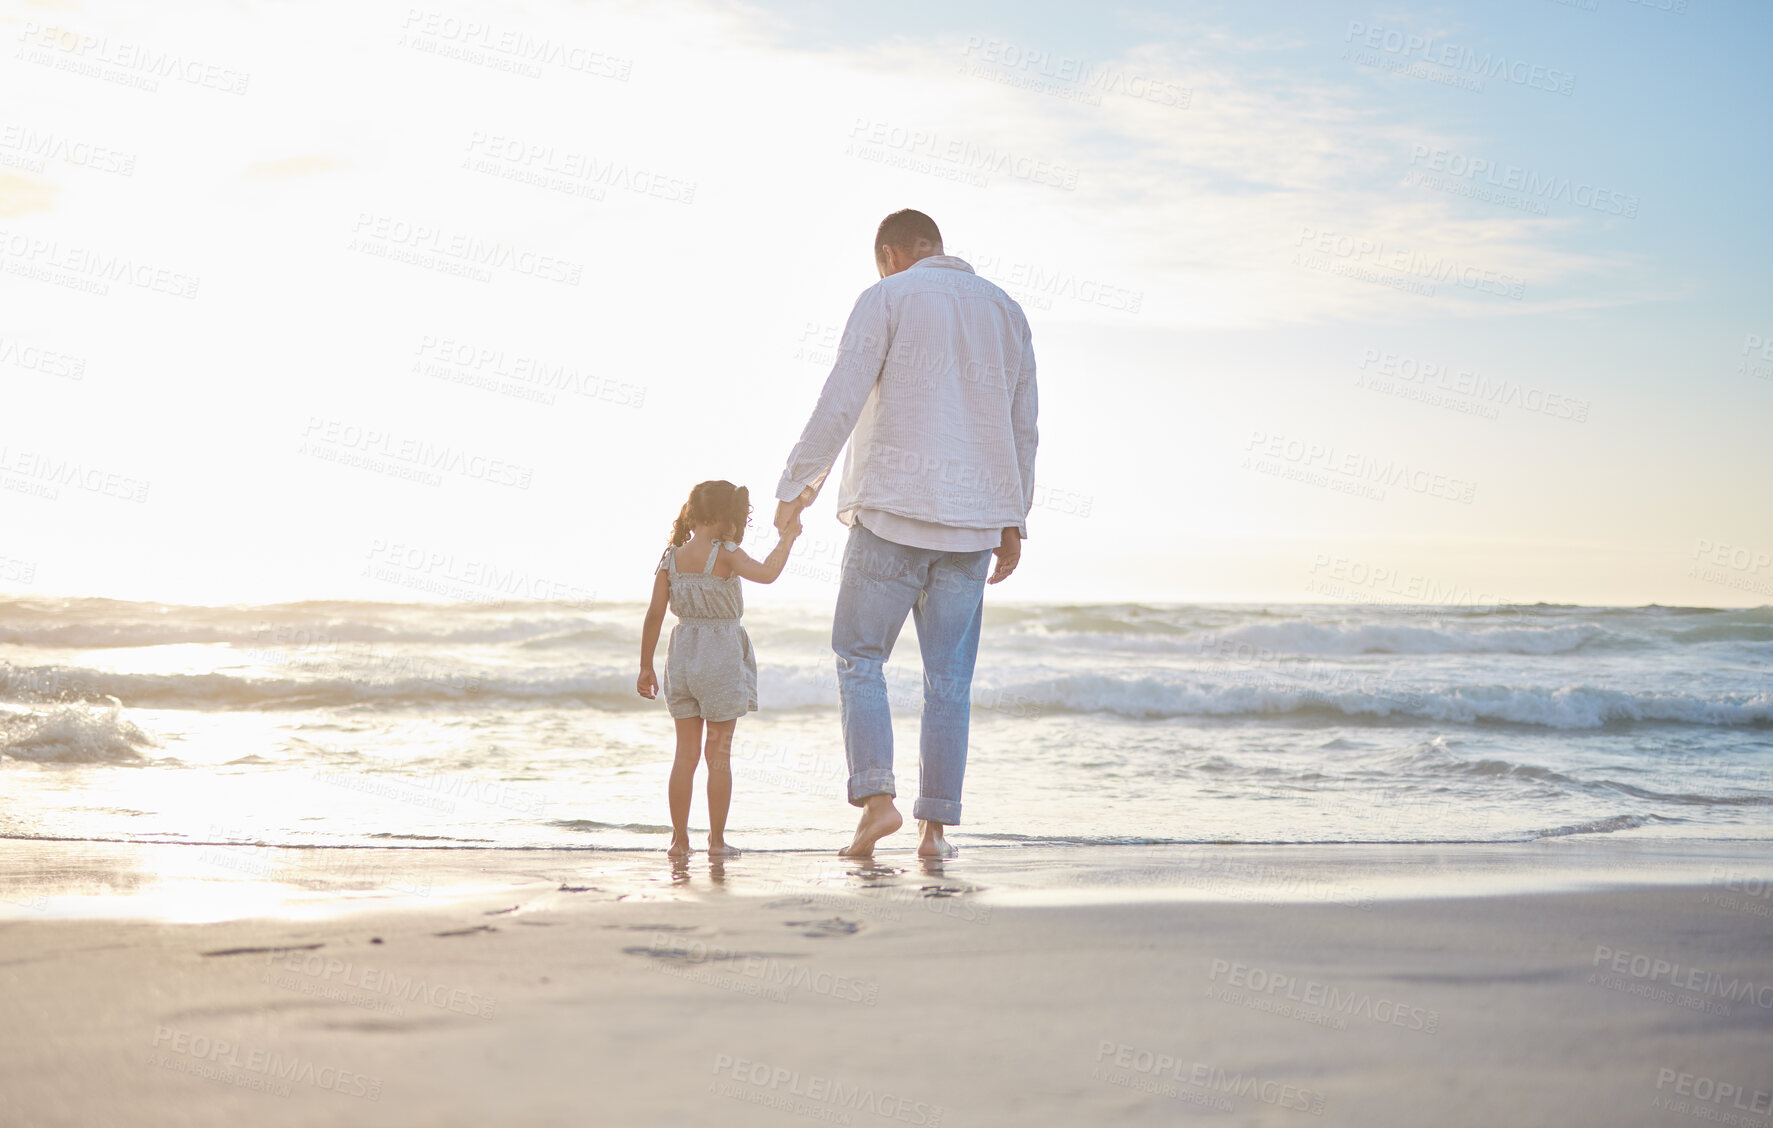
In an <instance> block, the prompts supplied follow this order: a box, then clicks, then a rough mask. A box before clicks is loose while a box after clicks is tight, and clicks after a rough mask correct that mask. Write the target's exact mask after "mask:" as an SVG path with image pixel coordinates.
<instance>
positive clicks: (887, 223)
mask: <svg viewBox="0 0 1773 1128" xmlns="http://www.w3.org/2000/svg"><path fill="white" fill-rule="evenodd" d="M920 241H921V242H926V243H928V244H930V246H932V247H934V248H936V250H937V251H938V252H940V251H941V249H942V232H941V230H940V229H939V228H937V227H936V221H935V220H933V219H931V218H930V217H929V216H927V215H925V214H923V213H922V212H920V211H917V210H915V209H913V208H905V209H903V210H901V211H896V212H894V213H893V214H892V215H889V216H887V217H886V218H885V219H883V220H881V221H880V230H878V231H876V232H875V233H874V261H875V262H877V263H879V264H880V265H881V266H882V267H884V266H885V265H886V254H885V252H884V251H882V250H881V248H883V247H897V248H899V249H900V250H903V251H915V250H916V249H917V244H918V243H919V242H920Z"/></svg>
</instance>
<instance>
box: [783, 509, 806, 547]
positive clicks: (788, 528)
mask: <svg viewBox="0 0 1773 1128" xmlns="http://www.w3.org/2000/svg"><path fill="white" fill-rule="evenodd" d="M778 528H779V532H780V534H781V538H782V539H783V540H793V539H794V538H795V537H798V536H799V535H800V534H801V525H800V510H798V509H796V510H794V511H793V512H791V513H789V514H788V523H787V524H786V525H781V526H779V527H778Z"/></svg>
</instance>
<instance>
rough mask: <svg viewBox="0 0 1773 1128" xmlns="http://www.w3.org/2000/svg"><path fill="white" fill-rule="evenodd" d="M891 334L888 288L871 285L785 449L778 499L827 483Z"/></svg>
mask: <svg viewBox="0 0 1773 1128" xmlns="http://www.w3.org/2000/svg"><path fill="white" fill-rule="evenodd" d="M890 337H891V327H890V325H889V324H888V319H887V301H886V291H885V290H884V289H883V288H882V287H880V286H870V287H869V288H868V289H866V290H864V291H862V296H861V297H859V298H857V299H856V305H855V308H854V309H852V310H850V319H849V321H848V323H847V324H845V325H844V327H843V339H842V340H841V341H840V342H839V343H838V347H837V362H836V363H835V364H833V365H832V366H831V375H829V376H827V377H826V378H825V387H824V389H823V390H821V391H820V392H819V402H818V405H817V406H816V407H814V408H813V414H812V418H810V419H808V420H807V421H806V427H805V428H804V429H803V430H802V431H801V432H800V441H799V442H798V443H795V444H794V450H793V451H791V452H790V453H789V455H788V465H787V467H786V468H785V469H783V471H782V479H781V481H780V482H779V483H777V485H776V500H777V501H793V500H794V499H795V498H796V497H799V496H800V493H801V491H802V490H804V489H806V488H807V487H808V486H811V487H812V489H813V493H814V494H815V495H817V493H818V491H819V489H820V488H821V487H822V486H823V485H824V484H825V477H826V475H828V474H830V473H831V466H832V463H834V462H836V461H837V452H838V451H840V450H842V449H843V444H844V443H845V442H846V441H848V440H849V437H850V432H851V431H853V430H855V428H856V418H857V416H859V415H860V414H861V412H862V405H863V404H864V403H866V402H867V401H868V396H869V393H871V392H873V391H874V385H875V384H876V383H878V382H879V380H880V372H881V369H882V368H883V367H885V365H886V358H887V348H888V346H889V345H890V344H891V339H890Z"/></svg>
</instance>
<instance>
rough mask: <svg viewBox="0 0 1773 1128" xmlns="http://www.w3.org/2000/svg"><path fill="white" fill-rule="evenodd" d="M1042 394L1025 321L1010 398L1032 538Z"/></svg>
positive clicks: (1025, 529) (1025, 517) (1024, 524)
mask: <svg viewBox="0 0 1773 1128" xmlns="http://www.w3.org/2000/svg"><path fill="white" fill-rule="evenodd" d="M1039 415H1040V395H1039V391H1038V389H1037V388H1036V387H1035V383H1034V334H1033V333H1032V332H1030V331H1029V329H1028V324H1027V322H1026V321H1024V322H1023V324H1022V368H1021V371H1020V372H1019V373H1018V375H1017V380H1016V393H1015V397H1014V398H1013V399H1011V401H1010V427H1011V430H1012V431H1013V432H1014V434H1015V437H1016V466H1017V469H1019V470H1020V471H1021V475H1022V524H1021V526H1020V527H1019V529H1018V531H1019V532H1021V534H1022V539H1023V540H1027V539H1028V511H1029V510H1031V509H1033V508H1034V450H1035V448H1036V447H1037V446H1039V445H1040V428H1039V427H1038V426H1036V419H1037V417H1038V416H1039Z"/></svg>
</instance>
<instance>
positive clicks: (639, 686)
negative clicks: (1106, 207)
mask: <svg viewBox="0 0 1773 1128" xmlns="http://www.w3.org/2000/svg"><path fill="white" fill-rule="evenodd" d="M634 688H635V689H636V690H638V691H639V692H640V696H642V697H644V698H646V699H647V700H648V701H651V700H653V699H654V698H656V697H658V696H659V678H658V675H657V674H655V673H653V668H652V667H651V666H648V667H646V668H645V669H644V670H641V671H640V679H639V680H638V681H636V682H635V683H634Z"/></svg>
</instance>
